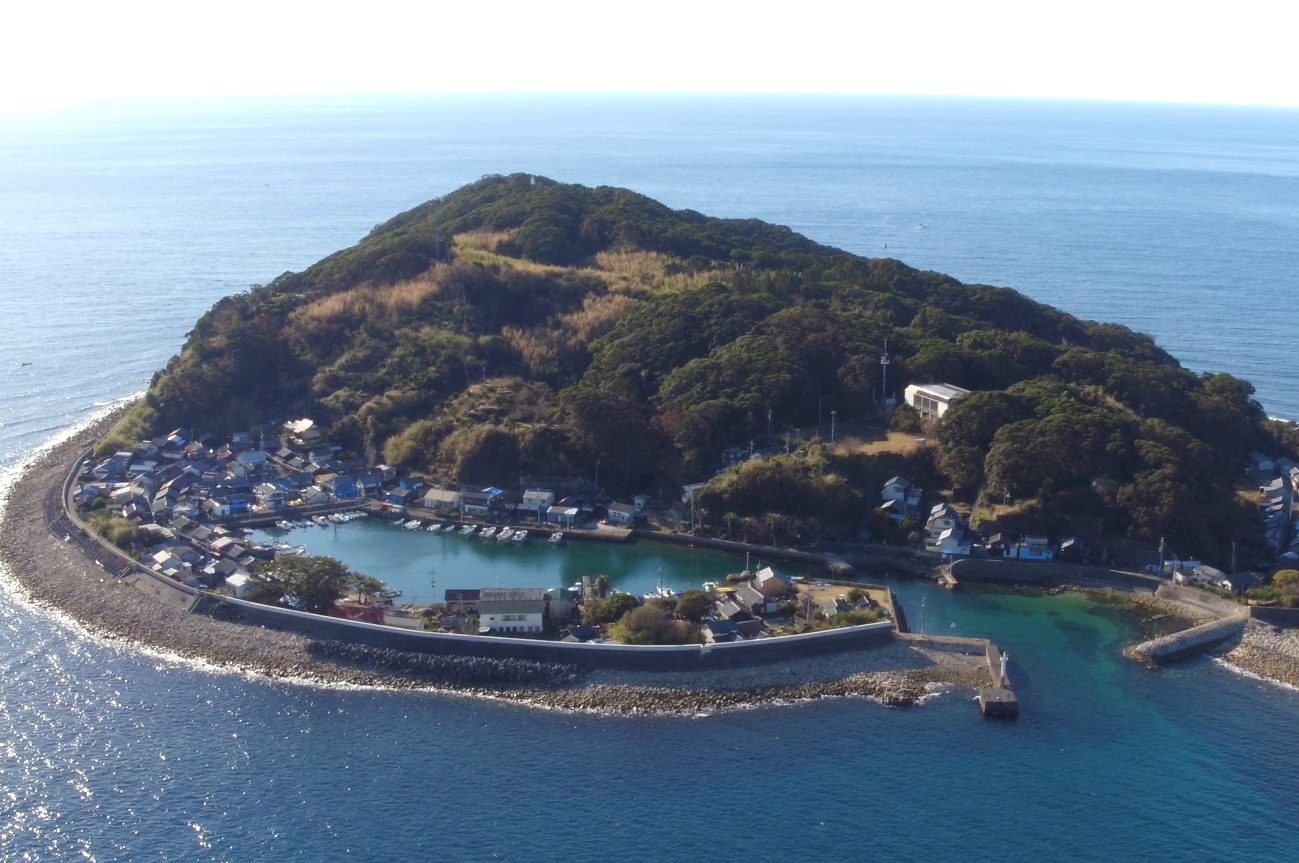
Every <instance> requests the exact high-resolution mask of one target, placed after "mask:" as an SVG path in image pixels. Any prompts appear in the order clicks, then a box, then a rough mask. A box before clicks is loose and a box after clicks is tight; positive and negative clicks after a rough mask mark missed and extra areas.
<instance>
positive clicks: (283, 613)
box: [194, 593, 893, 671]
mask: <svg viewBox="0 0 1299 863" xmlns="http://www.w3.org/2000/svg"><path fill="white" fill-rule="evenodd" d="M194 611H195V612H196V613H201V614H208V615H211V616H213V617H216V618H218V619H221V620H232V621H238V622H240V623H246V624H251V625H254V626H265V627H267V628H270V629H277V630H281V631H285V632H292V633H296V634H298V635H304V636H307V637H309V638H315V639H324V640H334V641H344V642H347V643H351V644H364V645H366V646H369V647H376V648H381V649H386V650H400V651H406V652H410V653H423V654H436V655H443V656H472V657H480V658H487V659H507V658H508V659H522V660H528V661H533V662H545V663H558V664H562V665H572V666H576V667H578V668H582V669H586V670H596V669H616V670H622V671H693V670H713V669H724V668H740V667H745V666H751V665H762V664H766V663H771V662H781V661H784V660H789V659H798V658H803V657H808V656H816V655H820V654H826V653H836V652H840V651H845V650H853V649H856V648H860V647H871V646H876V645H880V644H887V643H889V642H891V641H892V640H893V624H892V623H889V622H882V623H871V624H866V625H863V626H854V627H845V628H843V629H831V630H826V631H823V632H809V633H804V634H801V635H786V636H781V637H779V638H764V639H760V640H758V641H744V642H733V643H730V644H712V645H699V644H681V645H623V644H573V643H568V642H559V641H539V640H535V639H525V638H505V637H499V636H485V635H455V634H451V633H444V632H420V631H414V630H406V629H397V628H395V627H391V626H382V625H379V624H374V623H363V622H361V621H354V620H343V619H341V618H337V617H327V616H324V615H318V614H307V613H305V612H301V611H294V610H292V609H287V608H276V607H274V606H269V605H261V604H258V603H255V602H248V601H246V600H240V599H233V598H231V597H223V596H218V595H216V594H206V593H205V594H204V595H203V596H202V598H200V599H199V601H198V602H196V603H195V607H194Z"/></svg>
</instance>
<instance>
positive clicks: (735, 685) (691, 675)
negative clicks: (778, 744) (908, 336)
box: [0, 410, 987, 715]
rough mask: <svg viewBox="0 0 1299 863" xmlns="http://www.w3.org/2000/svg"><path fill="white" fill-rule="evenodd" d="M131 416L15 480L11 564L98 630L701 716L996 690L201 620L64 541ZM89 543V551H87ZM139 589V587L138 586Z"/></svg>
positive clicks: (253, 659)
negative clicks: (107, 437)
mask: <svg viewBox="0 0 1299 863" xmlns="http://www.w3.org/2000/svg"><path fill="white" fill-rule="evenodd" d="M120 413H121V411H120V410H119V411H115V412H113V413H112V414H110V415H108V416H105V417H103V418H101V419H99V420H98V421H96V422H95V423H93V424H92V425H91V426H90V427H88V428H85V429H82V430H79V431H78V432H77V433H76V434H74V435H71V436H70V437H69V438H68V439H67V440H66V441H63V442H62V443H59V444H57V445H55V446H53V447H51V448H50V449H48V450H47V451H45V452H42V453H40V454H39V455H37V456H36V457H35V458H34V459H33V460H32V462H31V463H30V464H28V465H27V466H26V467H25V469H24V470H23V471H22V472H21V474H20V475H19V476H18V477H17V478H16V479H15V480H14V482H13V485H12V486H11V488H10V490H9V496H8V499H7V501H6V502H5V507H4V512H3V513H2V514H0V560H3V562H4V564H5V565H6V567H7V568H8V570H9V573H10V575H11V576H12V578H13V579H14V580H15V581H16V582H17V584H18V585H20V586H21V587H22V589H23V590H24V591H25V592H26V594H27V596H28V597H29V598H30V599H31V600H33V601H34V602H35V603H36V604H37V605H40V606H44V607H48V608H50V609H53V610H56V611H58V612H60V613H62V614H65V615H67V616H68V617H70V618H72V619H73V620H75V621H77V622H78V623H79V624H81V625H82V626H84V627H85V628H86V629H87V630H88V631H90V632H91V633H93V634H95V635H97V636H99V637H103V638H106V639H109V640H112V641H117V642H120V643H123V644H127V645H132V646H135V647H138V648H143V649H147V650H152V651H158V652H160V653H163V654H167V655H173V656H176V657H177V658H179V659H182V660H192V661H198V662H201V663H205V664H207V665H209V666H211V667H214V668H219V669H225V670H231V671H238V672H242V673H249V674H254V675H257V676H261V677H265V678H268V679H273V680H284V681H293V682H301V683H305V684H315V685H347V686H360V687H379V688H386V689H404V690H423V691H429V692H444V693H455V694H460V695H468V696H474V697H482V698H490V699H499V700H506V701H511V702H516V703H520V704H527V705H532V706H537V707H545V708H552V709H559V710H566V711H581V712H596V713H612V714H635V715H646V714H661V715H696V714H700V713H710V712H717V711H720V710H729V709H739V708H747V707H755V706H761V705H765V704H781V703H790V702H796V701H803V700H810V699H817V698H825V697H845V696H857V697H870V698H875V699H877V700H879V701H880V702H881V703H883V704H888V705H898V706H901V705H907V704H914V703H915V702H917V701H919V700H920V699H921V698H923V697H924V696H925V695H926V694H927V693H928V692H929V691H930V689H932V688H933V687H935V686H958V687H960V686H967V687H970V688H974V687H977V686H980V685H986V682H987V672H986V668H984V669H983V670H982V672H980V670H979V669H980V663H979V662H975V661H973V660H972V659H971V658H970V657H961V656H959V654H953V653H951V652H948V651H943V650H929V649H924V648H918V647H914V646H913V645H912V644H911V643H910V642H909V641H908V640H907V639H903V638H897V639H896V640H895V641H894V643H893V644H891V645H886V646H882V647H874V648H868V649H863V650H857V651H853V652H849V653H842V654H834V655H829V656H819V657H814V658H808V659H800V660H791V661H786V662H781V663H773V664H770V665H763V666H758V667H754V668H744V669H735V670H727V671H698V672H679V673H658V672H599V671H596V672H583V671H580V670H578V669H576V668H573V667H570V666H563V665H555V664H547V663H537V662H530V661H526V660H513V659H483V658H472V657H439V656H427V655H423V654H411V653H404V652H401V651H394V650H384V649H377V648H369V647H362V646H358V645H351V644H342V643H339V642H331V641H321V640H318V639H312V638H308V637H306V636H302V635H296V634H292V633H287V632H281V631H277V630H271V629H266V628H262V627H254V626H247V625H243V624H238V623H230V622H225V621H221V620H218V619H215V618H213V617H211V616H208V615H203V614H191V613H189V609H188V606H187V604H185V603H178V602H177V601H176V600H175V598H174V597H160V596H159V595H158V592H157V591H149V590H148V589H147V587H148V584H147V583H148V581H149V579H147V578H144V577H136V578H129V577H128V578H125V579H122V578H114V577H112V576H111V575H109V574H108V573H106V572H104V571H103V570H101V569H100V568H99V567H97V566H96V564H95V562H94V560H93V558H91V557H90V556H88V554H87V552H86V551H83V547H82V544H81V543H79V542H77V541H76V540H77V539H79V538H78V537H72V538H71V539H70V540H68V539H65V538H64V537H63V536H55V535H54V534H53V533H52V532H51V529H50V525H49V521H50V520H51V519H52V518H53V517H54V516H56V515H57V514H59V513H61V509H60V507H61V502H60V501H59V490H60V489H61V488H62V485H63V481H64V479H65V478H66V475H67V472H68V469H69V467H70V466H71V464H72V463H73V461H74V460H75V459H76V458H77V457H78V456H79V455H80V454H81V453H82V452H83V451H84V449H85V447H86V445H87V443H86V442H87V441H88V440H90V439H92V438H93V439H97V438H98V437H100V436H101V435H102V434H103V433H104V432H105V431H106V430H107V429H109V428H111V426H112V424H113V423H114V422H115V421H116V420H117V418H118V416H119V415H120ZM87 544H88V543H87ZM137 578H138V579H139V581H140V584H141V587H140V588H139V589H137V587H135V586H133V582H135V581H136V580H137Z"/></svg>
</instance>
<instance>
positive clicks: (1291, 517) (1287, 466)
mask: <svg viewBox="0 0 1299 863" xmlns="http://www.w3.org/2000/svg"><path fill="white" fill-rule="evenodd" d="M1249 461H1250V470H1251V471H1252V472H1253V474H1254V476H1255V477H1256V478H1257V479H1258V484H1259V485H1258V491H1259V504H1258V506H1259V515H1260V516H1261V517H1262V519H1263V533H1264V536H1265V537H1266V538H1267V542H1268V545H1270V546H1271V547H1272V548H1273V550H1274V551H1275V552H1276V554H1277V556H1278V557H1281V558H1284V559H1286V560H1290V561H1294V560H1299V530H1296V528H1299V519H1296V517H1295V512H1294V498H1295V488H1297V487H1299V465H1296V464H1295V463H1294V462H1293V461H1291V460H1290V459H1288V458H1278V459H1272V458H1269V457H1267V456H1266V455H1264V454H1263V453H1260V452H1252V453H1250V454H1249Z"/></svg>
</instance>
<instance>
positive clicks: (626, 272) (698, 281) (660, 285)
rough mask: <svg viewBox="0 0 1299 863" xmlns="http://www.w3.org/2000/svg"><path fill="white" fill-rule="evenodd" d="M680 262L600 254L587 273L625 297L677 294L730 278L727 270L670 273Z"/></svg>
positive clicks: (641, 254) (654, 255)
mask: <svg viewBox="0 0 1299 863" xmlns="http://www.w3.org/2000/svg"><path fill="white" fill-rule="evenodd" d="M677 263H679V262H678V261H677V259H675V258H673V257H671V256H669V255H664V254H661V253H659V252H636V251H625V252H600V253H599V254H597V255H596V256H595V267H594V268H590V269H588V270H587V272H592V273H595V274H597V275H599V276H600V277H601V278H603V279H604V280H605V282H607V283H608V285H609V290H611V291H613V292H615V293H624V294H636V293H655V294H658V293H674V292H677V291H684V290H688V289H690V288H697V287H702V286H703V285H708V284H712V283H713V282H726V281H727V280H729V279H730V277H731V273H730V272H729V271H727V270H704V271H701V272H698V273H692V272H674V273H671V274H669V273H668V270H669V269H670V268H671V265H673V264H677Z"/></svg>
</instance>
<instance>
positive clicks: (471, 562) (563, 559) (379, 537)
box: [254, 518, 818, 604]
mask: <svg viewBox="0 0 1299 863" xmlns="http://www.w3.org/2000/svg"><path fill="white" fill-rule="evenodd" d="M254 536H255V538H257V539H260V540H262V541H268V540H273V541H276V542H287V543H289V544H291V545H305V546H306V547H307V550H308V551H309V552H311V553H312V554H321V555H328V556H330V557H335V558H338V559H339V560H341V561H343V562H344V563H346V564H347V565H348V566H350V567H352V568H353V569H354V570H356V571H357V572H363V573H365V574H366V575H372V576H374V577H375V578H378V579H381V580H382V581H384V582H385V583H386V584H387V585H388V586H389V587H390V588H393V589H394V590H400V591H401V592H402V597H401V598H402V601H403V602H414V603H419V604H422V603H427V602H428V601H429V600H430V598H431V597H432V589H433V588H432V579H433V577H434V574H436V578H437V596H436V601H437V602H441V601H442V596H443V591H444V590H446V589H447V588H483V587H542V588H552V587H568V586H569V585H572V584H574V583H575V582H578V581H581V579H582V577H583V576H587V575H589V576H592V577H594V576H597V575H607V576H609V579H610V581H612V582H613V585H614V586H615V587H616V588H618V589H620V590H625V591H627V592H628V593H633V594H637V595H639V594H643V593H645V592H647V591H649V590H652V589H653V588H655V587H656V586H657V585H658V580H659V573H660V571H662V576H663V584H664V585H665V586H667V587H670V588H672V589H674V590H677V591H681V590H685V589H686V588H689V587H694V588H698V587H699V586H700V585H701V584H703V582H705V581H717V582H721V581H724V580H725V578H726V576H727V574H728V573H732V572H739V571H740V570H742V569H744V556H743V555H734V554H726V553H723V552H719V551H713V550H710V549H702V548H693V547H685V546H676V545H669V544H667V543H657V542H648V541H647V542H637V543H630V544H624V543H606V542H589V541H582V540H572V541H569V542H565V543H563V544H562V545H559V546H553V545H551V544H550V543H548V542H546V540H545V539H544V538H543V537H530V538H529V539H528V541H527V542H526V543H524V544H523V545H521V546H520V545H516V544H514V543H510V542H505V543H499V542H496V541H495V540H494V539H491V540H485V539H481V538H479V537H477V536H460V535H459V534H453V535H446V534H442V533H435V534H430V533H427V532H425V531H422V530H403V529H402V528H400V527H398V526H397V525H395V524H392V523H390V522H388V521H386V520H384V519H381V518H366V519H360V520H358V521H355V522H352V523H351V524H346V525H340V526H338V527H336V528H335V527H326V528H320V527H309V528H301V529H298V530H293V531H288V532H285V531H281V530H278V529H275V530H267V531H259V532H257V533H256V534H255V535H254ZM766 563H771V561H762V560H760V559H759V558H757V557H754V558H752V561H751V564H750V565H751V566H753V567H755V568H756V567H758V566H759V565H760V564H764V565H765V564H766ZM775 566H776V567H777V568H778V569H779V570H780V571H781V572H783V573H785V574H787V575H804V576H811V575H815V574H817V572H818V570H813V569H808V568H807V567H803V566H796V565H793V564H786V563H776V564H775Z"/></svg>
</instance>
